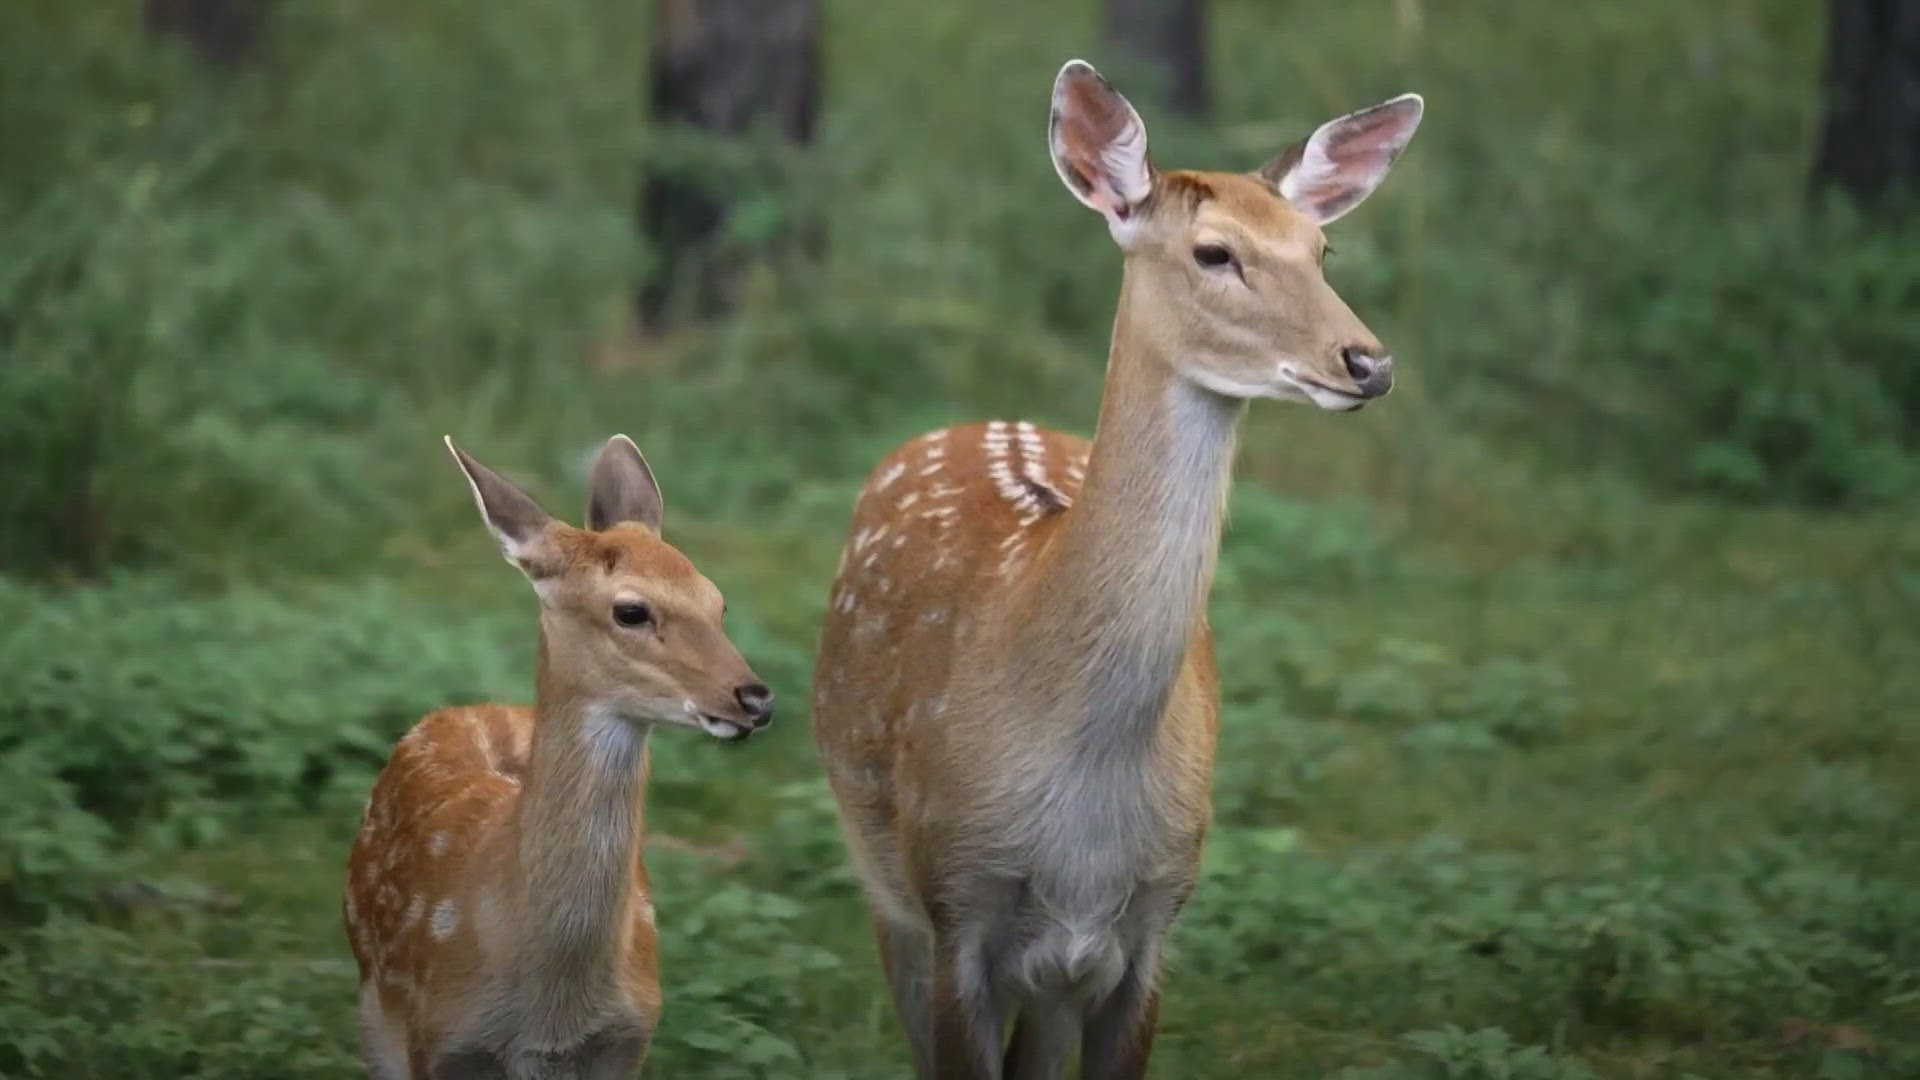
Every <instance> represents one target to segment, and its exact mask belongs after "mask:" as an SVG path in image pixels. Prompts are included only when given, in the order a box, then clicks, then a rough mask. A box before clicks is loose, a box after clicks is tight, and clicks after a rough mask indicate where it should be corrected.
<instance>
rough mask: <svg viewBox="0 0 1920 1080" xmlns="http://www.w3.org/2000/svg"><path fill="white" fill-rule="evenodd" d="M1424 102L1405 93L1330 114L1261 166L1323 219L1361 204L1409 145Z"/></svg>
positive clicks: (1283, 192)
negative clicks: (1337, 114) (1333, 117)
mask: <svg viewBox="0 0 1920 1080" xmlns="http://www.w3.org/2000/svg"><path fill="white" fill-rule="evenodd" d="M1425 108H1426V105H1425V103H1424V102H1423V101H1422V100H1421V98H1420V95H1419V94H1402V95H1400V96H1399V97H1397V98H1394V99H1393V100H1392V101H1387V102H1382V103H1381V104H1379V105H1375V106H1374V107H1373V108H1371V109H1361V110H1360V111H1359V112H1356V113H1348V114H1347V115H1345V116H1342V117H1340V118H1339V119H1337V120H1329V121H1327V122H1326V123H1324V124H1321V125H1320V129H1319V130H1318V131H1315V132H1314V133H1313V134H1312V135H1309V136H1308V137H1307V138H1305V139H1302V140H1301V141H1300V142H1297V143H1295V144H1293V145H1292V146H1291V147H1288V148H1287V150H1286V151H1285V152H1283V153H1282V154H1281V155H1280V156H1279V157H1276V158H1274V159H1273V160H1272V161H1269V162H1267V163H1266V164H1265V165H1263V166H1261V168H1260V178H1261V179H1262V180H1265V181H1266V182H1267V183H1268V184H1269V185H1271V186H1272V187H1273V189H1274V190H1275V191H1277V192H1279V193H1280V197H1281V198H1283V199H1285V200H1287V201H1288V202H1290V203H1292V204H1293V205H1294V207H1295V208H1296V209H1298V210H1300V212H1301V213H1304V214H1306V215H1307V216H1308V217H1310V218H1312V219H1314V221H1316V222H1317V223H1319V224H1321V225H1325V224H1326V223H1328V222H1330V221H1333V220H1334V219H1335V218H1338V217H1340V215H1342V214H1345V213H1346V212H1347V211H1349V210H1351V209H1353V208H1354V207H1356V206H1359V205H1360V203H1361V201H1362V200H1364V199H1365V198H1366V197H1367V196H1368V195H1371V194H1373V189H1374V188H1376V187H1379V186H1380V181H1382V180H1384V179H1386V176H1387V168H1388V166H1390V165H1392V164H1393V159H1394V158H1396V157H1399V156H1400V151H1402V150H1404V149H1406V148H1407V141H1408V140H1410V139H1412V138H1413V132H1414V129H1415V128H1418V127H1419V126H1420V115H1421V113H1422V112H1423V111H1425Z"/></svg>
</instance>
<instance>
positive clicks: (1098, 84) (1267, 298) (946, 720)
mask: <svg viewBox="0 0 1920 1080" xmlns="http://www.w3.org/2000/svg"><path fill="white" fill-rule="evenodd" d="M1336 123H1337V122H1336ZM1049 137H1050V140H1051V142H1052V145H1053V150H1054V157H1055V165H1056V168H1057V170H1058V171H1059V173H1060V176H1061V178H1062V180H1063V181H1064V182H1065V183H1066V185H1067V187H1068V189H1069V190H1070V191H1072V192H1073V193H1074V194H1075V195H1076V196H1077V197H1078V198H1080V200H1081V201H1082V202H1084V203H1086V204H1087V205H1089V206H1090V207H1092V208H1094V209H1096V210H1098V211H1100V212H1101V213H1102V215H1103V216H1105V217H1106V219H1107V222H1108V225H1109V228H1110V229H1111V230H1112V231H1113V233H1114V236H1115V238H1116V239H1117V240H1118V241H1119V242H1120V244H1121V246H1122V248H1123V249H1124V250H1125V252H1126V262H1125V271H1124V275H1123V280H1122V283H1121V289H1120V302H1119V306H1118V311H1117V313H1116V315H1115V319H1114V329H1113V342H1112V350H1111V353H1110V355H1109V359H1108V363H1107V378H1106V386H1105V392H1104V397H1103V400H1102V403H1101V410H1100V420H1099V427H1098V430H1097V432H1096V436H1095V438H1094V440H1093V442H1092V443H1091V444H1089V443H1088V442H1086V441H1084V440H1081V439H1078V438H1075V437H1073V436H1070V435H1063V434H1058V433H1055V432H1051V431H1044V430H1041V429H1038V428H1034V427H1032V426H1031V425H1024V424H1022V425H1015V424H1006V423H1003V422H995V423H993V424H986V425H983V424H972V425H965V426H961V427H954V428H947V429H943V430H941V431H936V432H933V433H931V434H929V435H925V436H922V437H921V438H919V439H915V440H913V441H911V442H909V443H907V444H906V445H904V446H902V447H900V448H899V449H898V450H895V451H894V452H893V453H892V454H890V455H889V456H888V457H886V458H885V459H883V460H882V461H881V463H880V465H879V466H878V467H877V468H876V469H875V470H874V472H873V474H872V476H871V477H870V478H869V479H868V481H867V484H866V486H865V487H864V488H863V489H862V491H861V493H860V496H859V499H858V501H857V502H856V504H855V506H854V512H853V522H852V526H851V534H850V537H849V540H848V543H847V546H846V548H845V550H844V552H843V554H842V558H841V566H840V570H839V574H838V576H837V578H836V580H835V583H834V590H833V594H832V597H831V599H830V602H829V610H828V613H827V618H826V623H825V625H824V627H823V628H822V631H821V640H820V651H819V656H818V659H817V662H816V666H815V670H814V725H815V735H816V738H817V740H818V742H819V746H820V751H821V756H822V759H823V761H824V762H825V764H826V767H827V773H828V779H829V781H830V783H831V785H832V787H833V791H834V795H835V797H836V799H837V800H838V802H839V806H840V811H841V818H842V823H843V826H844V829H845V833H846V837H847V842H848V847H849V849H850V851H851V853H852V854H853V857H854V860H855V862H856V864H857V865H858V867H859V869H860V871H861V873H862V876H863V878H864V879H865V882H866V885H867V892H868V896H869V900H870V902H871V905H872V908H873V913H874V924H875V930H876V935H877V937H878V939H879V943H880V949H881V955H882V959H883V961H884V963H885V967H886V971H887V976H888V982H889V986H890V988H891V990H892V991H893V995H894V1001H895V1006H896V1009H897V1011H898V1012H899V1013H900V1016H901V1020H902V1023H903V1025H904V1026H905V1027H906V1029H907V1034H908V1038H909V1042H910V1043H911V1044H912V1048H913V1051H914V1058H915V1065H916V1069H917V1071H918V1072H919V1073H920V1074H921V1075H922V1076H923V1077H926V1076H941V1077H947V1076H952V1077H995V1076H1000V1075H1002V1074H1003V1073H1004V1074H1005V1075H1008V1076H1017V1077H1021V1078H1027V1077H1042V1076H1054V1075H1058V1074H1059V1071H1060V1070H1062V1069H1064V1067H1065V1064H1066V1062H1067V1060H1068V1059H1069V1057H1070V1056H1071V1054H1072V1053H1073V1051H1074V1049H1075V1048H1076V1047H1077V1048H1078V1051H1079V1054H1080V1058H1081V1069H1082V1076H1084V1077H1088V1078H1095V1077H1097V1078H1101V1080H1106V1078H1109V1077H1137V1076H1140V1075H1142V1074H1143V1073H1144V1071H1145V1069H1146V1063H1147V1059H1148V1055H1149V1053H1150V1051H1151V1048H1152V1042H1153V1025H1154V1018H1155V1016H1156V1015H1157V1010H1158V1001H1159V999H1158V989H1157V981H1158V969H1159V951H1160V947H1161V943H1162V941H1163V939H1164V937H1165V934H1166V932H1167V930H1168V928H1169V927H1170V926H1171V924H1172V921H1173V919H1174V917H1175V916H1176V914H1177V913H1178V911H1179V909H1180V907H1181V906H1182V905H1183V904H1184V903H1185V901H1186V898H1187V895H1188V893H1189V892H1190V891H1191V890H1192V888H1193V884H1194V880H1195V877H1196V874H1197V871H1198V866H1199V858H1200V845H1201V841H1202V838H1203V836H1204V834H1205V832H1206V828H1207V824H1208V818H1209V813H1210V809H1209V800H1208V794H1209V786H1210V783H1211V774H1212V767H1213V758H1214V737H1215V728H1216V722H1217V713H1218V689H1217V680H1216V677H1215V672H1214V661H1213V649H1212V642H1211V640H1210V637H1209V634H1208V630H1207V625H1206V615H1205V605H1206V596H1207V591H1208V588H1209V586H1210V584H1211V581H1212V577H1213V570H1214V562H1215V558H1216V556H1217V553H1218V547H1219V535H1220V528H1221V522H1222V517H1223V514H1224V500H1225V495H1226V486H1227V483H1228V479H1229V475H1230V469H1231V463H1232V456H1233V442H1234V433H1235V431H1236V430H1237V428H1238V424H1239V420H1240V418H1241V416H1242V414H1243V412H1244V402H1245V401H1246V400H1247V399H1249V398H1253V397H1281V398H1292V399H1295V400H1312V401H1314V402H1316V403H1319V404H1321V405H1322V406H1323V407H1329V408H1352V407H1356V406H1357V405H1358V403H1359V402H1360V401H1362V400H1364V399H1365V398H1367V397H1370V396H1377V394H1379V393H1383V392H1384V390H1385V386H1384V384H1382V382H1381V381H1380V380H1374V381H1373V382H1372V383H1370V384H1369V385H1368V386H1366V387H1362V386H1361V385H1360V384H1359V383H1358V382H1357V381H1356V379H1355V378H1354V377H1353V376H1352V375H1351V374H1350V373H1349V370H1348V367H1347V364H1346V361H1345V359H1344V356H1345V355H1347V354H1350V353H1353V352H1360V353H1365V354H1367V355H1369V356H1377V355H1378V354H1379V343H1378V342H1377V341H1375V340H1374V338H1373V336H1372V335H1371V333H1369V332H1368V331H1367V329H1366V327H1365V326H1364V325H1362V324H1361V323H1360V321H1359V320H1358V319H1357V318H1356V317H1355V316H1354V315H1353V313H1352V312H1351V311H1350V310H1349V309H1348V308H1347V306H1346V305H1345V304H1344V303H1343V302H1342V301H1341V300H1340V298H1339V297H1338V296H1337V295H1335V294H1334V292H1333V290H1332V289H1331V288H1330V287H1329V286H1328V285H1327V283H1326V280H1325V279H1324V278H1323V277H1322V276H1321V273H1320V260H1321V257H1322V256H1323V254H1324V250H1325V240H1324V238H1323V237H1322V236H1321V233H1320V229H1319V227H1318V225H1317V224H1315V220H1314V219H1313V218H1311V217H1309V216H1308V215H1307V214H1305V213H1303V212H1302V211H1301V210H1299V209H1296V208H1295V207H1294V206H1292V205H1290V204H1289V203H1288V202H1287V201H1286V200H1285V199H1283V198H1281V197H1280V196H1279V195H1278V194H1277V193H1276V190H1275V187H1274V185H1273V184H1271V183H1268V182H1266V181H1264V180H1262V179H1260V178H1257V177H1253V176H1247V175H1241V174H1234V173H1196V172H1166V173H1152V172H1151V170H1150V167H1149V166H1147V164H1146V158H1145V133H1144V128H1143V127H1142V126H1141V124H1140V122H1139V119H1138V117H1137V115H1135V114H1134V113H1133V111H1132V108H1131V106H1129V105H1127V104H1126V102H1125V99H1124V98H1121V97H1119V95H1118V94H1117V93H1114V92H1113V90H1112V88H1111V87H1110V86H1107V84H1106V83H1105V80H1102V79H1100V78H1099V76H1098V75H1097V74H1096V73H1094V72H1093V71H1092V69H1091V68H1088V67H1086V66H1085V65H1084V64H1079V63H1078V62H1075V63H1072V64H1069V65H1067V67H1066V68H1065V69H1063V71H1062V73H1061V76H1060V79H1059V80H1058V82H1057V83H1056V87H1055V93H1054V112H1053V116H1052V121H1051V125H1050V130H1049ZM1331 175H1333V179H1334V180H1336V181H1337V180H1339V179H1340V175H1339V174H1338V173H1337V172H1336V173H1333V174H1331ZM1378 175H1379V170H1376V171H1375V172H1374V173H1372V174H1369V177H1370V178H1369V179H1367V182H1366V184H1365V185H1364V186H1365V187H1367V188H1369V189H1370V186H1371V183H1372V182H1374V181H1377V179H1378ZM1330 190H1335V191H1336V193H1339V194H1345V192H1344V191H1343V190H1340V189H1337V187H1335V186H1332V185H1330ZM1361 195H1362V196H1363V195H1364V191H1362V192H1361ZM1356 201H1357V198H1356ZM1203 245H1218V246H1221V247H1225V248H1228V249H1229V250H1230V251H1231V253H1232V256H1233V259H1232V262H1231V264H1230V265H1215V266H1211V267H1209V266H1208V265H1206V264H1204V263H1202V262H1200V261H1199V260H1198V257H1197V254H1196V248H1197V247H1199V246H1203ZM1009 1014H1011V1015H1014V1016H1015V1017H1016V1024H1015V1027H1014V1030H1013V1037H1012V1039H1011V1041H1010V1042H1009V1043H1007V1044H1006V1045H1004V1046H1003V1040H1002V1031H1003V1028H1002V1018H1003V1017H1004V1016H1006V1015H1009Z"/></svg>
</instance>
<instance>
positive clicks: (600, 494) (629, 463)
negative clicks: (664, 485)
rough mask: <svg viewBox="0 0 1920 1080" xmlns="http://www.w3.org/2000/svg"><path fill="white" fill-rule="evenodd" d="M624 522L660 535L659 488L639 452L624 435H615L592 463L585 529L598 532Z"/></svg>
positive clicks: (651, 471) (645, 460)
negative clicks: (591, 479) (632, 523)
mask: <svg viewBox="0 0 1920 1080" xmlns="http://www.w3.org/2000/svg"><path fill="white" fill-rule="evenodd" d="M623 521H631V522H635V523H637V524H640V525H645V526H646V527H647V528H649V529H652V530H653V531H654V532H656V533H657V532H659V531H660V485H659V484H658V483H656V482H654V479H653V470H652V469H649V468H647V459H646V458H645V457H644V456H642V455H641V453H640V448H639V447H637V446H635V445H633V440H632V439H629V438H627V437H626V436H625V435H615V436H614V437H613V438H611V439H608V440H607V445H605V446H603V447H601V448H600V454H599V456H598V457H596V458H594V459H593V482H592V490H591V494H589V495H588V496H587V528H589V529H592V530H594V531H595V532H599V531H600V530H601V529H611V528H613V527H614V526H615V525H618V524H620V523H621V522H623Z"/></svg>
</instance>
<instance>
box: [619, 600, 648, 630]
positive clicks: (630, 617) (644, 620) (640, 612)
mask: <svg viewBox="0 0 1920 1080" xmlns="http://www.w3.org/2000/svg"><path fill="white" fill-rule="evenodd" d="M613 621H614V622H617V623H619V624H620V625H621V626H645V625H647V624H648V623H650V622H652V621H653V612H652V611H651V610H650V609H649V608H648V607H647V605H645V604H637V603H632V602H627V603H620V604H615V605H613Z"/></svg>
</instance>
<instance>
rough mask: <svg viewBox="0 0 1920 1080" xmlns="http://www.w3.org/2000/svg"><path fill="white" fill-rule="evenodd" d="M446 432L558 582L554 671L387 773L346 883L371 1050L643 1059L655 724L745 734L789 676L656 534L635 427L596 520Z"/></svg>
mask: <svg viewBox="0 0 1920 1080" xmlns="http://www.w3.org/2000/svg"><path fill="white" fill-rule="evenodd" d="M447 448H448V449H449V450H452V451H453V456H454V458H455V459H456V460H457V461H458V462H459V463H460V468H461V469H462V470H464V471H465V473H466V476H467V482H468V484H469V485H470V486H471V487H472V489H473V498H474V501H475V502H476V503H478V504H479V506H480V515H481V517H482V518H484V519H485V521H486V524H487V527H488V528H489V529H490V530H492V532H493V534H494V536H495V538H496V539H498V540H499V542H500V547H501V550H502V551H503V552H504V553H505V554H506V557H507V561H508V562H510V563H512V564H514V565H515V566H517V567H519V568H520V570H521V571H522V572H523V573H525V574H526V575H527V577H528V578H529V579H530V580H531V581H532V582H533V588H534V591H535V592H536V593H538V594H539V598H540V661H539V676H538V679H537V682H536V692H535V698H534V705H533V706H532V707H531V708H527V707H524V706H508V705H475V706H469V707H465V708H454V709H442V710H441V711H439V712H436V713H433V714H432V715H430V716H428V717H427V718H426V719H424V720H422V721H420V723H418V724H417V725H415V726H414V728H413V730H412V731H411V732H409V733H408V734H407V736H406V737H405V738H403V739H401V740H400V744H399V746H398V747H396V748H395V749H394V752H393V757H392V759H391V760H390V761H389V762H388V763H387V767H386V769H385V770H384V771H382V772H381V774H380V778H379V780H378V781H377V782H376V783H375V784H374V788H373V795H372V797H371V799H369V800H368V803H367V812H366V817H365V819H364V820H363V821H362V822H361V825H360V834H359V836H358V838H357V839H356V840H355V841H354V845H353V855H352V857H351V859H350V861H349V863H348V867H347V887H346V902H345V914H346V924H347V937H348V940H349V941H351V943H352V945H353V956H354V959H355V961H357V962H358V963H359V965H360V1028H361V1038H362V1044H363V1051H364V1053H365V1056H366V1061H367V1066H368V1069H369V1071H370V1072H371V1073H372V1075H374V1076H375V1077H378V1078H381V1080H398V1078H421V1080H424V1078H427V1077H434V1078H446V1077H489V1078H495V1077H497V1078H500V1080H535V1078H538V1080H560V1078H567V1080H588V1078H613V1077H620V1078H623V1080H624V1078H628V1077H631V1076H633V1074H634V1071H635V1070H636V1069H637V1068H638V1067H639V1063H640V1059H641V1057H642V1056H643V1055H644V1054H645V1052H646V1047H647V1040H648V1038H649V1036H650V1035H651V1033H652V1031H653V1026H654V1021H655V1018H656V1017H658V1016H659V1013H660V982H659V978H658V975H657V973H656V971H655V960H654V924H653V904H652V902H651V901H650V900H649V898H648V892H647V876H646V869H645V867H644V866H642V864H641V858H640V839H641V799H642V795H643V792H644V789H645V787H646V776H647V732H648V731H649V729H650V728H652V726H653V725H655V724H680V725H685V726H688V727H695V728H700V729H702V730H704V731H706V732H707V733H708V734H710V735H714V736H716V737H718V738H721V739H727V740H734V739H741V738H745V737H746V736H747V735H748V734H749V733H750V732H752V731H754V730H755V729H758V728H760V727H763V726H765V725H766V723H767V721H768V719H769V718H770V716H771V715H772V714H771V712H770V710H769V706H770V704H771V701H772V695H771V694H769V693H768V691H767V688H766V686H765V685H764V684H763V683H761V682H760V680H759V679H757V678H755V677H754V674H753V672H752V671H751V670H750V669H749V668H748V667H747V664H746V661H745V660H742V659H741V657H740V653H739V652H738V651H737V650H736V649H735V648H734V646H733V643H732V642H731V641H729V640H728V639H727V635H726V631H724V630H723V629H721V613H722V612H723V611H724V610H725V605H724V604H723V603H722V602H721V599H720V591H719V590H718V589H716V588H714V586H713V583H712V582H710V581H708V580H707V579H706V578H704V577H702V576H701V575H700V572H699V571H697V570H695V569H694V567H693V564H692V563H690V562H688V561H687V558H686V556H684V555H682V554H680V552H679V551H677V550H675V549H674V548H673V547H672V546H671V545H669V544H667V543H666V541H664V540H662V539H660V491H659V488H658V487H656V486H655V484H654V481H653V474H652V473H651V472H650V471H649V470H648V468H647V463H646V461H645V459H643V458H642V457H641V456H640V451H639V450H638V449H636V448H635V447H634V445H633V443H632V442H630V441H629V440H628V439H627V438H626V436H624V435H617V436H615V437H614V438H613V439H611V440H609V441H608V442H607V444H606V446H605V447H604V448H603V449H602V450H601V451H600V455H599V457H598V459H597V460H596V461H595V462H594V466H593V481H592V486H593V494H592V498H591V500H590V501H589V503H588V507H587V528H585V529H576V528H573V527H571V526H569V525H565V524H562V523H561V522H558V521H555V520H553V519H552V518H549V517H548V516H547V515H546V514H545V513H544V512H543V511H541V509H540V508H539V507H538V506H536V505H534V502H533V500H532V499H529V498H528V497H527V496H526V495H525V494H523V493H521V491H520V490H519V489H518V488H515V487H514V486H513V485H512V484H510V483H508V482H507V481H506V480H504V479H502V478H501V477H500V476H498V475H497V474H495V473H494V472H492V471H491V470H489V469H488V468H487V467H486V466H484V465H482V464H480V463H479V462H477V461H475V460H474V459H473V458H471V457H468V456H467V455H466V454H465V453H464V452H463V451H461V450H460V449H459V448H458V447H456V446H454V445H453V441H452V440H451V439H449V440H448V441H447Z"/></svg>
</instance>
